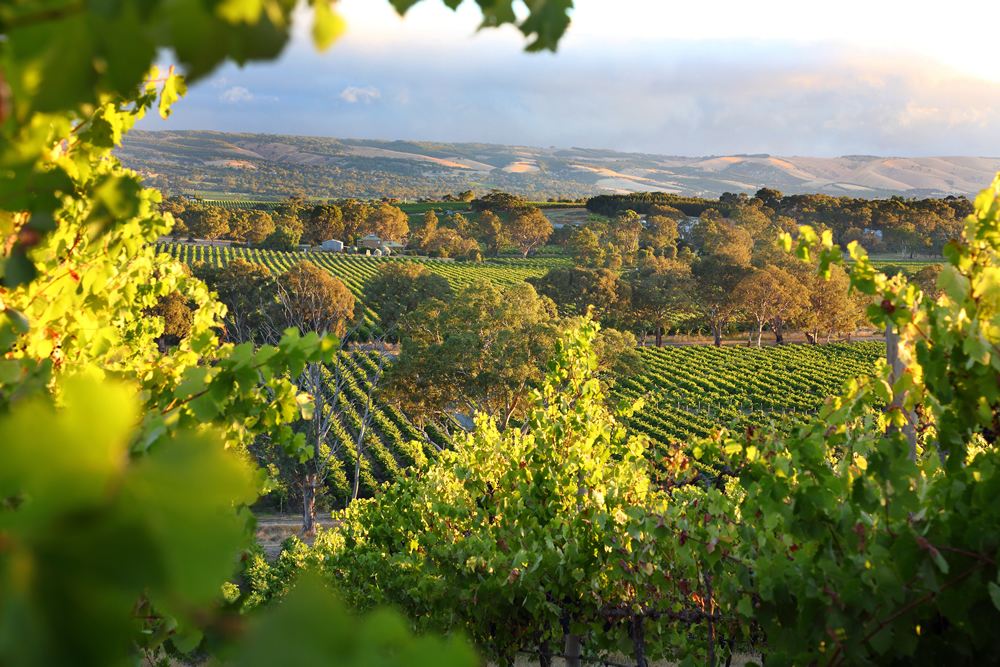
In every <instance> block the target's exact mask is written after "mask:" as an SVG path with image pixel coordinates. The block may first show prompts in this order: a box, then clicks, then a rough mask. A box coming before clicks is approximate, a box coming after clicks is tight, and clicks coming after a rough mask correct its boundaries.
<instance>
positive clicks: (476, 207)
mask: <svg viewBox="0 0 1000 667" xmlns="http://www.w3.org/2000/svg"><path fill="white" fill-rule="evenodd" d="M529 206H530V205H529V204H528V202H526V201H524V200H523V199H521V198H520V197H518V196H517V195H512V194H510V193H509V192H503V191H501V190H498V189H496V188H494V189H493V190H490V192H489V194H486V195H483V196H482V197H480V198H479V199H473V200H472V202H471V204H470V205H469V208H470V209H471V210H473V211H476V212H477V213H480V212H483V211H492V212H494V213H497V212H500V213H516V212H518V211H520V210H521V209H524V208H529Z"/></svg>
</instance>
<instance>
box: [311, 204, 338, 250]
mask: <svg viewBox="0 0 1000 667" xmlns="http://www.w3.org/2000/svg"><path fill="white" fill-rule="evenodd" d="M343 235H344V214H343V212H342V211H341V210H340V208H339V207H337V206H333V205H330V204H317V205H316V206H314V207H313V208H312V210H311V211H309V215H308V216H307V217H306V219H305V223H304V230H303V232H302V238H303V239H304V240H305V242H306V243H309V244H311V245H320V244H321V243H323V241H329V240H331V239H339V238H343Z"/></svg>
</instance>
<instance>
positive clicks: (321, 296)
mask: <svg viewBox="0 0 1000 667" xmlns="http://www.w3.org/2000/svg"><path fill="white" fill-rule="evenodd" d="M277 282H278V296H279V305H278V306H277V307H276V308H275V309H274V311H273V315H272V319H273V321H274V322H275V323H276V324H275V326H274V329H275V330H277V331H284V329H286V328H288V327H296V328H298V330H299V331H303V332H308V331H315V332H316V333H319V334H322V335H326V334H333V335H335V336H338V337H342V336H343V335H344V333H345V332H346V331H347V328H348V327H349V326H350V324H351V323H352V322H353V321H354V294H353V293H352V292H351V290H349V289H348V288H347V286H346V285H344V283H343V282H341V281H340V280H339V279H337V278H334V277H333V276H331V275H330V274H329V273H328V272H326V271H324V270H323V269H321V268H319V267H318V266H316V265H315V264H313V263H312V262H310V261H307V260H302V261H299V262H296V263H295V264H294V265H293V266H292V268H290V269H288V271H286V272H285V273H282V274H281V275H280V276H278V281H277Z"/></svg>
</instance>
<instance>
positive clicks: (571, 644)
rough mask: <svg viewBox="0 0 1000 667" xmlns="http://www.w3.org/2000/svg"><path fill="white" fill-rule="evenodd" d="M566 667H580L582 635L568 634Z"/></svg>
mask: <svg viewBox="0 0 1000 667" xmlns="http://www.w3.org/2000/svg"><path fill="white" fill-rule="evenodd" d="M564 653H565V654H566V657H565V660H566V667H580V635H574V634H573V633H572V632H567V633H566V650H565V651H564Z"/></svg>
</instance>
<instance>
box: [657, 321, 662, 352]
mask: <svg viewBox="0 0 1000 667" xmlns="http://www.w3.org/2000/svg"><path fill="white" fill-rule="evenodd" d="M656 347H663V327H662V326H658V327H656Z"/></svg>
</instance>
